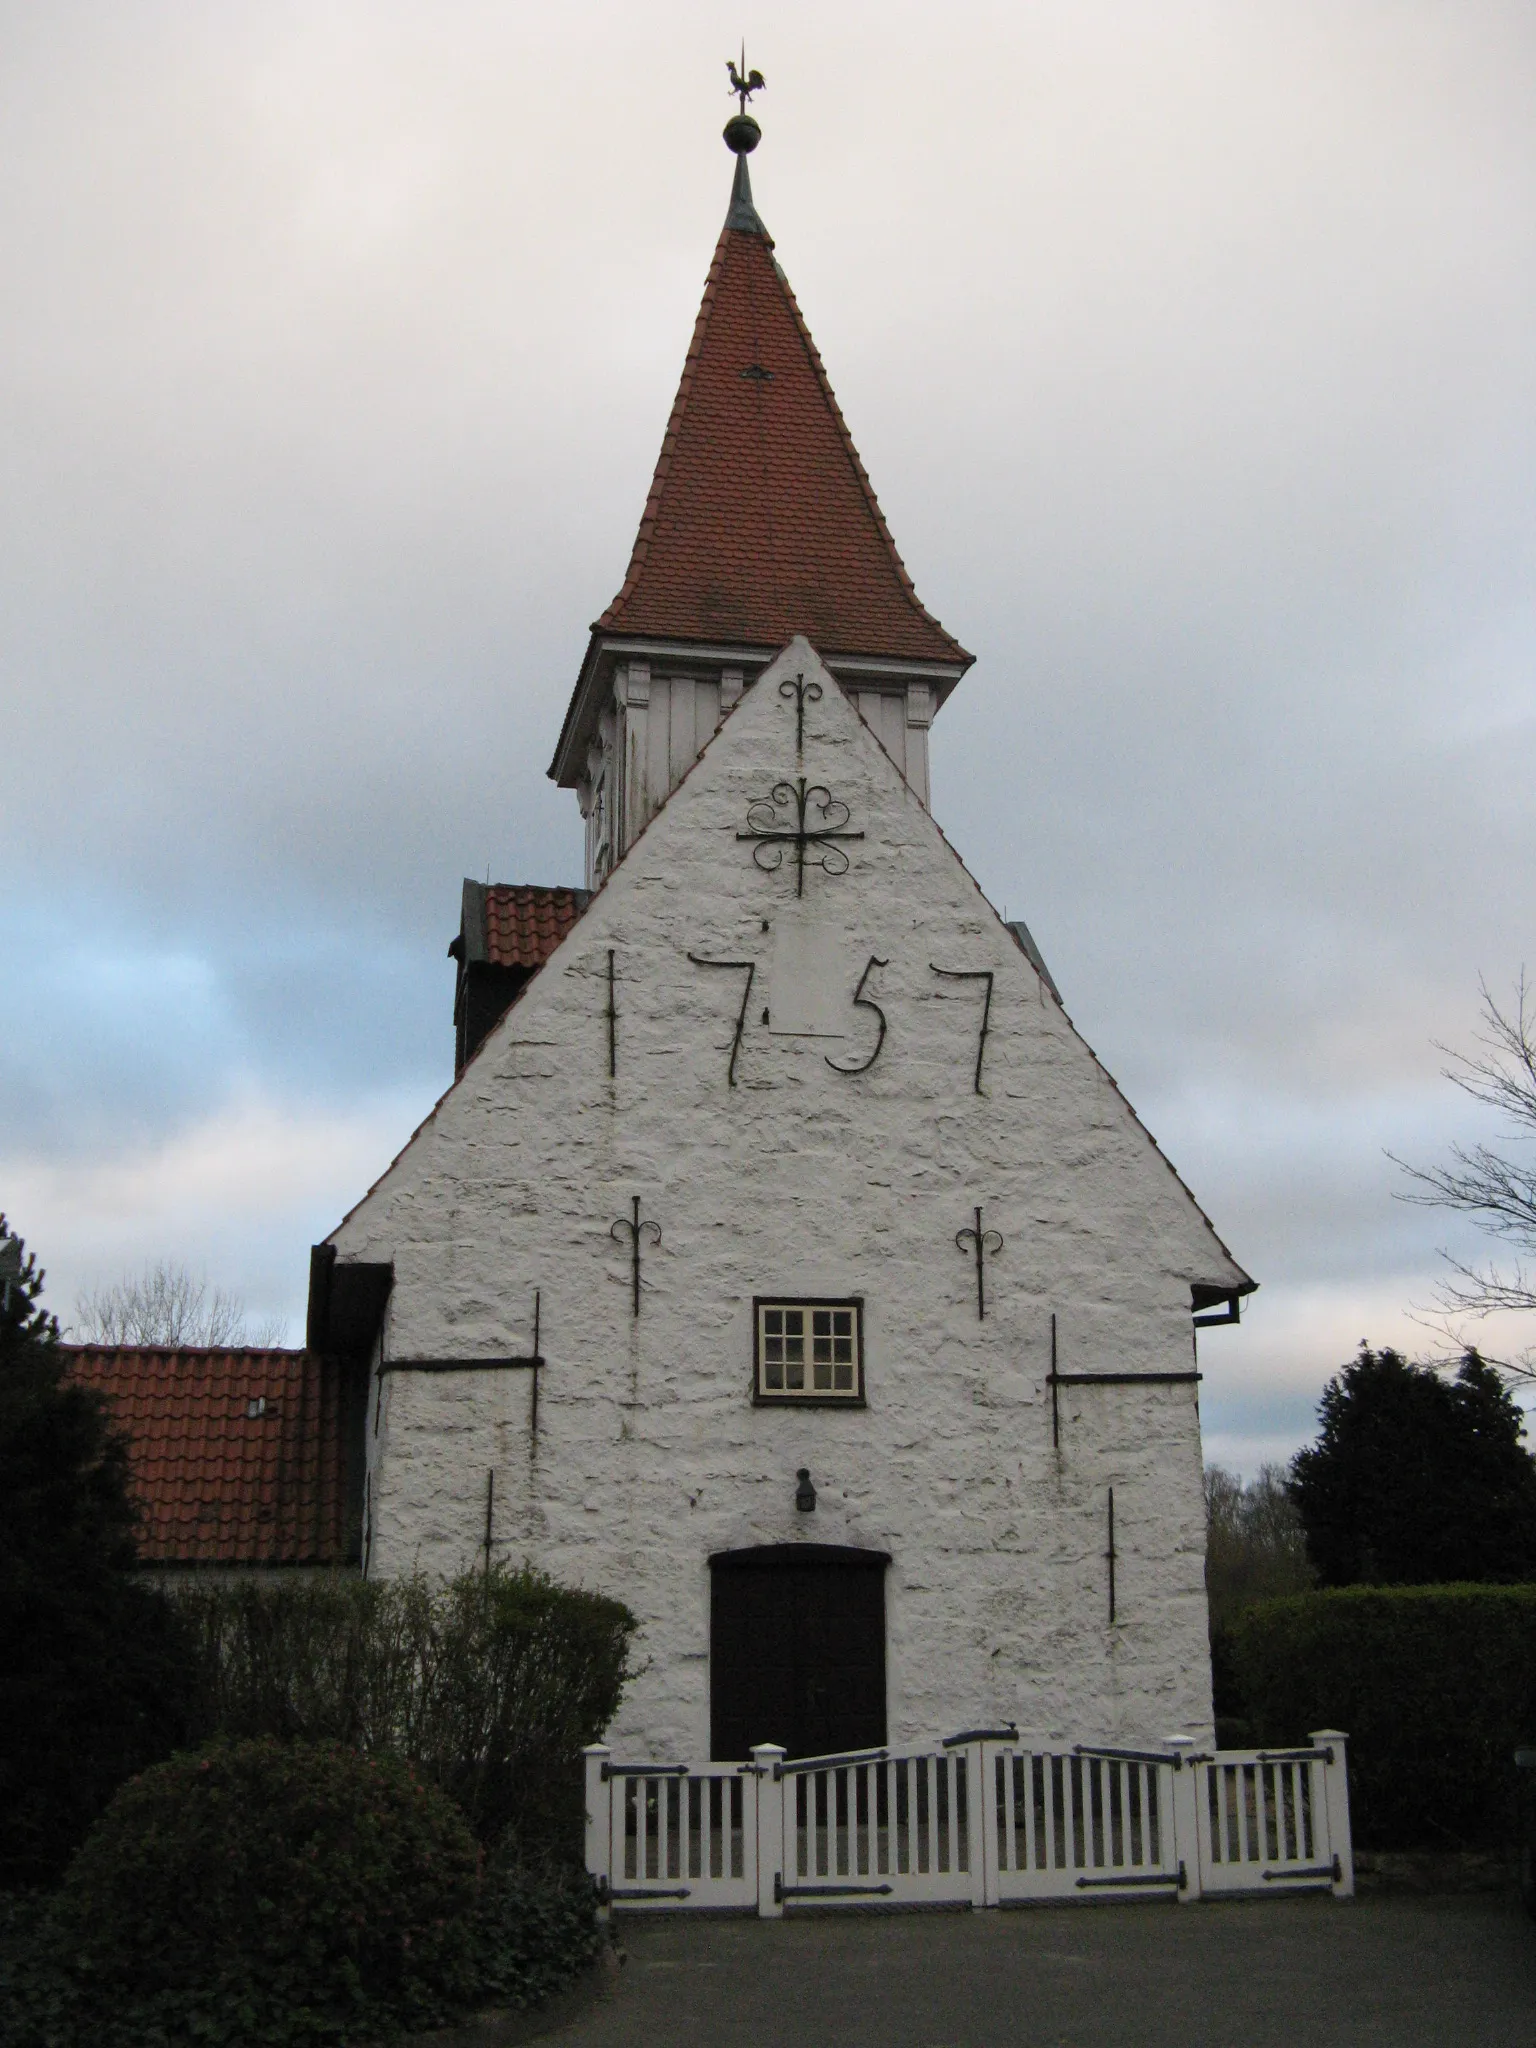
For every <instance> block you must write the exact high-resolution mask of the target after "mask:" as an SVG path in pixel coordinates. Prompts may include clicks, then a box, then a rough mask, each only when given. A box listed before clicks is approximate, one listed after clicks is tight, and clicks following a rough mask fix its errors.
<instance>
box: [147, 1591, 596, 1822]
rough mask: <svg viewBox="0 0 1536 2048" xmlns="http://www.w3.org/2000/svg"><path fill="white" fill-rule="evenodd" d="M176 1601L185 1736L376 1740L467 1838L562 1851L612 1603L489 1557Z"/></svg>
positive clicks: (373, 1749)
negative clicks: (185, 1693)
mask: <svg viewBox="0 0 1536 2048" xmlns="http://www.w3.org/2000/svg"><path fill="white" fill-rule="evenodd" d="M177 1606H178V1608H179V1609H180V1612H181V1615H182V1619H183V1622H184V1624H185V1626H186V1628H187V1631H188V1633H189V1636H190V1639H191V1643H192V1646H193V1647H192V1654H193V1657H194V1662H195V1670H196V1688H195V1700H194V1707H193V1717H194V1720H195V1723H196V1725H197V1726H198V1727H199V1729H200V1730H201V1731H202V1733H203V1734H205V1735H209V1736H211V1735H215V1734H218V1735H222V1736H226V1737H230V1738H236V1737H249V1736H260V1735H273V1736H278V1737H281V1738H283V1739H285V1740H293V1739H298V1740H302V1741H308V1742H319V1741H332V1742H342V1743H346V1744H347V1745H349V1746H350V1747H352V1748H355V1749H361V1750H364V1751H367V1752H370V1753H377V1752H384V1751H392V1752H394V1753H395V1754H397V1755H400V1756H404V1757H407V1758H409V1759H410V1761H411V1762H412V1763H414V1764H416V1765H417V1766H418V1767H419V1769H420V1770H421V1772H422V1773H423V1775H424V1776H425V1777H427V1778H429V1779H430V1780H431V1781H432V1782H433V1783H434V1784H436V1785H437V1786H439V1787H440V1788H441V1789H442V1790H443V1791H444V1792H446V1793H447V1794H448V1796H449V1798H450V1799H452V1800H453V1801H454V1803H455V1805H457V1806H458V1807H459V1808H460V1809H461V1810H462V1811H463V1813H464V1814H465V1815H466V1816H467V1818H468V1820H469V1823H470V1825H471V1827H472V1828H473V1829H474V1831H475V1833H476V1835H477V1836H478V1837H479V1838H480V1840H481V1841H482V1842H486V1843H490V1842H496V1841H499V1840H500V1839H501V1838H502V1837H503V1836H504V1835H507V1834H508V1833H510V1834H511V1835H512V1836H513V1837H515V1839H516V1840H517V1841H518V1842H519V1843H521V1844H522V1846H523V1848H524V1849H525V1850H526V1851H528V1852H529V1853H533V1854H538V1853H542V1852H543V1851H545V1850H553V1851H555V1852H563V1853H566V1854H574V1855H576V1856H578V1857H579V1856H580V1853H581V1815H582V1790H581V1750H582V1747H583V1745H584V1744H586V1743H588V1742H595V1741H596V1740H597V1738H598V1737H599V1736H600V1735H601V1733H602V1731H603V1729H604V1728H605V1727H606V1726H607V1725H608V1723H609V1722H610V1721H611V1720H612V1718H613V1716H614V1713H615V1712H616V1710H617V1708H618V1704H619V1696H620V1694H621V1693H622V1691H623V1688H624V1683H625V1680H626V1678H627V1677H628V1655H629V1645H630V1641H631V1638H632V1637H633V1634H634V1630H635V1621H634V1617H633V1616H632V1615H631V1614H630V1612H629V1610H628V1609H627V1608H626V1607H623V1606H621V1605H620V1603H619V1602H618V1601H617V1600H609V1599H606V1598H604V1597H603V1596H602V1595H601V1594H597V1593H588V1592H581V1591H578V1590H573V1589H571V1588H569V1587H565V1586H558V1585H556V1584H555V1583H554V1581H553V1580H551V1579H547V1578H545V1577H544V1576H543V1575H542V1574H540V1573H538V1572H533V1571H511V1570H507V1569H504V1568H500V1567H498V1568H496V1569H494V1570H492V1571H491V1572H490V1573H489V1574H486V1573H483V1572H469V1573H465V1574H464V1575H463V1576H462V1577H460V1578H457V1579H453V1580H448V1581H441V1580H429V1579H427V1578H425V1577H414V1578H405V1579H391V1580H362V1579H358V1578H353V1577H348V1576H343V1575H341V1574H337V1575H335V1576H327V1577H321V1578H308V1579H297V1580H293V1581H291V1582H287V1583H278V1584H275V1585H274V1584H270V1583H269V1584H265V1585H263V1584H225V1585H212V1586H199V1585H193V1586H191V1587H189V1588H187V1589H186V1590H184V1591H183V1592H182V1593H181V1594H180V1595H179V1597H178V1599H177Z"/></svg>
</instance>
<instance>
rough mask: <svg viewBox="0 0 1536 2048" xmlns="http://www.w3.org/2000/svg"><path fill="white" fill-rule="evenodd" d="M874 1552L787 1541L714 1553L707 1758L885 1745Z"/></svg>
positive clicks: (880, 1601)
mask: <svg viewBox="0 0 1536 2048" xmlns="http://www.w3.org/2000/svg"><path fill="white" fill-rule="evenodd" d="M889 1563H890V1559H889V1558H888V1557H887V1556H886V1555H885V1553H884V1552H883V1551H878V1550H845V1549H841V1548H834V1547H832V1546H830V1545H825V1544H812V1543H782V1544H774V1545H771V1546H767V1547H765V1548H763V1549H760V1550H731V1551H725V1552H723V1553H722V1554H721V1555H720V1556H718V1557H713V1558H711V1559H710V1566H711V1570H712V1574H713V1581H714V1583H713V1587H712V1591H711V1602H710V1608H711V1612H710V1637H709V1655H710V1665H709V1685H710V1754H711V1756H713V1757H715V1758H716V1759H717V1760H719V1761H721V1762H726V1761H733V1760H737V1759H744V1758H746V1757H747V1756H749V1755H750V1754H751V1751H752V1745H753V1743H755V1742H782V1743H783V1745H784V1747H785V1748H786V1749H787V1750H788V1752H789V1754H790V1755H791V1756H831V1755H834V1754H837V1753H839V1752H841V1751H843V1750H850V1749H876V1748H878V1747H879V1746H880V1745H881V1744H882V1743H883V1742H884V1741H885V1567H886V1566H887V1565H888V1564H889Z"/></svg>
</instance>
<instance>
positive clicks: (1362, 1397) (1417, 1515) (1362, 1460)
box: [1288, 1344, 1536, 1586]
mask: <svg viewBox="0 0 1536 2048" xmlns="http://www.w3.org/2000/svg"><path fill="white" fill-rule="evenodd" d="M1318 1415H1319V1420H1320V1422H1321V1424H1322V1428H1321V1431H1320V1433H1319V1436H1318V1440H1317V1442H1316V1443H1315V1444H1313V1445H1311V1446H1310V1447H1309V1448H1307V1449H1305V1450H1301V1451H1298V1452H1297V1453H1296V1456H1295V1457H1294V1458H1293V1459H1292V1461H1291V1473H1290V1481H1289V1489H1288V1490H1289V1492H1290V1496H1291V1499H1292V1500H1293V1501H1294V1502H1295V1505H1296V1510H1297V1512H1298V1514H1299V1515H1300V1516H1301V1520H1302V1525H1303V1527H1304V1528H1305V1530H1306V1535H1307V1553H1308V1555H1309V1557H1310V1558H1311V1560H1312V1563H1313V1565H1314V1567H1315V1568H1316V1571H1317V1575H1318V1578H1319V1579H1320V1581H1321V1582H1322V1584H1323V1585H1325V1586H1351V1585H1378V1586H1418V1585H1433V1584H1437V1583H1448V1582H1452V1581H1456V1580H1484V1581H1487V1580H1492V1581H1511V1580H1523V1579H1533V1578H1536V1460H1533V1459H1532V1457H1531V1455H1530V1453H1529V1452H1528V1451H1527V1450H1526V1449H1525V1447H1524V1445H1523V1444H1522V1443H1521V1441H1520V1438H1521V1434H1522V1431H1523V1429H1524V1422H1523V1419H1522V1417H1521V1413H1520V1410H1519V1409H1518V1408H1517V1407H1516V1405H1515V1403H1514V1401H1513V1399H1512V1398H1511V1396H1510V1393H1509V1390H1508V1388H1507V1387H1506V1386H1505V1385H1504V1383H1503V1381H1502V1380H1501V1379H1500V1377H1499V1375H1498V1374H1497V1373H1496V1372H1495V1371H1494V1370H1493V1368H1492V1367H1491V1366H1490V1365H1488V1364H1486V1363H1485V1362H1484V1361H1483V1360H1482V1359H1481V1358H1480V1357H1479V1356H1478V1355H1477V1353H1476V1352H1475V1351H1469V1352H1467V1354H1466V1356H1465V1357H1464V1358H1463V1359H1462V1361H1461V1365H1460V1367H1459V1368H1458V1370H1457V1373H1456V1377H1455V1379H1454V1380H1447V1379H1445V1378H1444V1377H1442V1375H1441V1374H1440V1373H1438V1372H1436V1371H1435V1370H1434V1369H1433V1368H1432V1367H1429V1366H1423V1365H1412V1364H1410V1363H1409V1361H1408V1360H1407V1359H1405V1358H1403V1357H1401V1356H1400V1355H1399V1354H1398V1353H1397V1352H1395V1351H1391V1350H1383V1351H1372V1350H1370V1349H1369V1348H1368V1347H1367V1346H1366V1345H1365V1344H1362V1345H1361V1346H1360V1355H1359V1357H1358V1358H1356V1359H1354V1360H1353V1361H1352V1362H1351V1363H1350V1364H1349V1365H1347V1366H1345V1367H1344V1369H1343V1371H1342V1372H1341V1373H1339V1374H1338V1375H1337V1377H1336V1378H1334V1379H1333V1380H1331V1381H1330V1382H1329V1384H1328V1386H1327V1389H1326V1390H1325V1392H1324V1394H1323V1398H1322V1403H1321V1405H1320V1407H1319V1410H1318Z"/></svg>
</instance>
